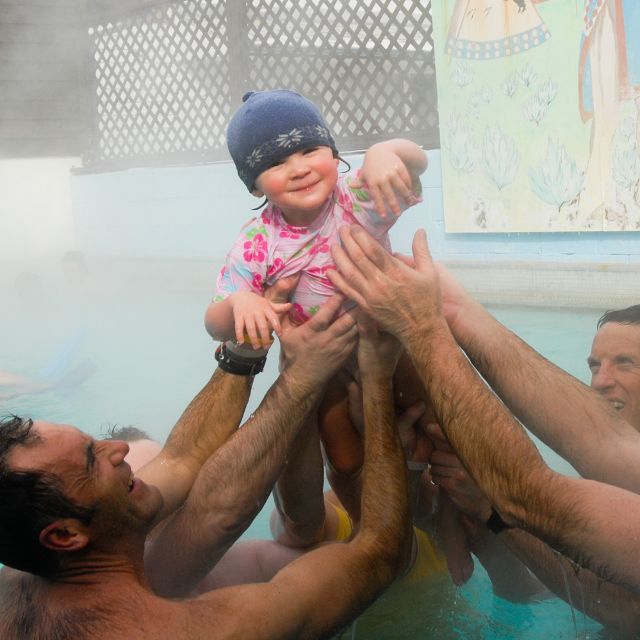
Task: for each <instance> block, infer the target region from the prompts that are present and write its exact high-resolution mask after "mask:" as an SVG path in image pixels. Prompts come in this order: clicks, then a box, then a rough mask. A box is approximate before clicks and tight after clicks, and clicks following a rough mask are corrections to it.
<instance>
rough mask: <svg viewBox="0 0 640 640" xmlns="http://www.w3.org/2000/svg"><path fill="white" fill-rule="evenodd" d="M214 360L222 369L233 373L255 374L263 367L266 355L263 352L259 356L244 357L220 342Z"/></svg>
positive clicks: (238, 374)
mask: <svg viewBox="0 0 640 640" xmlns="http://www.w3.org/2000/svg"><path fill="white" fill-rule="evenodd" d="M216 360H217V361H218V366H219V367H220V368H221V369H222V370H223V371H226V372H228V373H234V374H235V375H237V376H255V375H256V373H260V372H261V371H262V370H263V369H264V364H265V362H266V361H267V356H266V354H265V355H263V356H261V357H259V358H245V357H244V356H242V355H240V354H238V353H234V352H233V351H231V350H230V349H228V348H227V346H226V343H224V342H221V343H220V346H219V347H218V348H217V349H216Z"/></svg>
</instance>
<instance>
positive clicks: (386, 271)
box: [331, 227, 640, 590]
mask: <svg viewBox="0 0 640 640" xmlns="http://www.w3.org/2000/svg"><path fill="white" fill-rule="evenodd" d="M341 239H342V242H343V247H342V248H341V247H335V248H334V258H335V260H336V264H337V266H338V269H339V270H340V273H338V272H331V278H332V281H333V282H334V284H335V285H336V286H338V288H339V289H341V290H342V291H343V292H344V293H345V294H346V295H348V296H349V297H351V298H352V299H354V300H355V301H356V302H357V303H358V304H360V305H361V306H362V307H363V308H365V309H367V310H369V311H370V312H371V314H372V315H373V316H374V317H375V318H376V319H377V320H378V322H379V323H380V324H381V326H383V327H384V328H386V329H387V330H390V331H392V332H394V333H395V334H396V335H398V336H399V337H400V338H401V341H402V342H403V344H404V346H405V347H406V349H407V351H408V352H409V353H410V354H411V357H412V358H413V359H414V363H415V365H416V369H417V370H418V373H419V375H420V377H421V379H422V381H423V384H424V385H425V388H426V390H427V392H428V393H429V395H430V397H431V401H432V404H433V406H434V409H435V413H436V416H437V418H438V422H439V424H440V425H441V427H442V428H443V430H444V431H445V433H446V435H447V438H448V439H449V441H450V442H451V444H452V446H453V447H454V449H455V450H456V452H457V453H458V455H459V456H460V459H461V460H462V461H463V462H464V464H465V466H466V467H467V469H468V470H469V472H470V473H471V475H472V477H473V478H474V480H475V481H476V482H477V483H478V486H479V487H480V489H481V490H482V491H483V493H485V494H486V495H487V497H488V498H489V499H490V501H491V503H492V504H493V505H494V506H495V508H496V509H497V510H498V512H499V513H500V515H502V517H503V518H504V519H505V520H506V522H507V523H509V524H513V525H517V526H520V527H521V528H523V529H526V530H528V531H530V532H531V533H533V534H535V535H536V536H538V537H540V538H542V539H544V540H545V541H546V542H548V543H549V544H550V545H551V546H553V547H554V548H556V549H558V550H559V551H561V552H563V553H565V555H568V556H570V557H571V558H573V559H574V560H575V561H576V562H578V563H579V564H583V565H584V566H586V567H588V568H590V569H592V570H593V571H594V572H596V573H597V574H599V575H600V576H603V577H607V578H609V579H611V580H612V581H613V582H616V583H618V584H621V585H622V586H626V587H629V588H631V589H634V590H640V541H639V539H638V535H637V532H638V531H640V496H638V495H636V494H633V493H630V492H628V491H625V490H622V489H619V488H617V487H613V486H610V485H604V484H601V483H598V482H593V481H590V480H585V479H574V478H566V477H564V476H560V475H559V474H557V473H554V472H553V471H552V470H551V469H549V468H548V467H547V466H546V465H545V464H544V461H543V460H542V458H541V456H540V454H539V453H538V451H537V450H536V448H535V446H534V445H533V443H532V442H531V440H530V439H529V438H528V437H527V435H526V433H525V431H524V429H523V428H522V427H521V426H520V424H519V423H518V422H517V421H516V420H515V419H514V418H513V416H512V415H511V414H510V413H509V412H508V411H507V409H506V408H505V406H504V405H503V404H502V403H501V402H500V400H499V399H498V398H497V397H496V396H495V394H493V393H492V392H491V390H490V389H489V388H488V387H487V385H486V384H485V383H484V382H483V381H482V379H481V378H480V377H479V376H478V374H477V372H476V371H475V370H474V369H473V367H472V366H471V365H470V364H469V362H468V360H467V359H466V358H465V356H464V355H463V353H462V352H461V350H460V348H459V347H458V345H457V344H456V342H455V340H454V338H453V336H452V335H451V332H450V331H449V327H448V326H447V322H446V320H445V319H444V316H443V315H442V302H441V298H440V293H439V283H438V277H437V273H436V271H435V269H434V266H433V263H432V261H431V257H430V255H429V251H428V248H427V242H426V235H425V233H424V231H419V232H418V233H417V234H416V238H415V239H414V260H415V265H416V268H415V269H413V268H411V267H410V266H408V265H407V264H406V263H405V262H404V261H402V260H399V259H397V258H394V257H392V256H390V255H389V254H387V253H386V252H385V251H384V250H383V249H382V248H381V247H380V245H378V243H376V242H375V241H374V240H373V239H372V238H371V237H370V236H368V234H366V232H365V231H364V230H362V229H358V228H357V227H348V228H345V229H343V230H342V231H341ZM491 346H495V345H494V344H493V342H492V344H491V345H489V348H491ZM509 365H510V368H509V371H508V372H506V374H505V375H514V376H515V375H517V372H516V371H514V370H513V369H512V367H513V363H509ZM531 368H534V367H531ZM539 379H540V377H539V376H535V377H534V380H535V381H537V380H539ZM556 380H557V382H558V384H560V385H565V384H566V386H567V387H568V389H567V392H568V393H569V388H570V386H571V384H572V383H571V381H570V379H569V381H568V382H567V379H566V378H564V377H562V376H559V377H558V378H557V379H556ZM527 384H532V383H531V380H527ZM587 395H588V394H587ZM588 397H589V398H591V396H589V395H588ZM596 399H597V398H596ZM597 400H599V399H597ZM538 402H539V403H547V402H548V410H549V413H550V415H553V416H556V415H558V411H559V408H556V409H557V410H556V411H554V410H553V409H554V404H553V400H551V401H549V400H548V399H547V398H543V397H538ZM562 407H563V408H564V403H563V404H562ZM590 407H591V409H592V413H591V414H590V418H591V420H592V421H593V423H598V422H599V421H600V420H602V421H603V422H605V423H606V422H607V421H609V420H612V419H614V418H616V416H612V414H611V411H610V410H609V408H608V407H607V406H606V405H604V404H603V403H601V402H600V401H598V402H595V401H594V402H592V403H590ZM614 423H615V421H614ZM487 434H490V437H487ZM625 436H626V434H625ZM609 438H611V439H616V438H620V435H619V434H618V433H616V431H615V430H613V429H612V432H611V433H610V434H609ZM624 439H625V441H628V442H629V444H634V445H636V444H638V441H640V434H636V436H635V441H633V440H631V439H630V438H629V439H627V438H626V437H625V438H624Z"/></svg>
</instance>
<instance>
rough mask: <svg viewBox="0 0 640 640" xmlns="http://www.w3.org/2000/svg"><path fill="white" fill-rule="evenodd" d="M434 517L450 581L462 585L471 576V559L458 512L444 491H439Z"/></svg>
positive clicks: (465, 534)
mask: <svg viewBox="0 0 640 640" xmlns="http://www.w3.org/2000/svg"><path fill="white" fill-rule="evenodd" d="M435 517H436V533H437V536H438V542H439V543H440V547H441V548H442V551H443V553H444V555H445V556H446V558H447V566H448V567H449V573H450V574H451V579H452V580H453V582H454V584H456V585H462V584H464V583H465V582H466V581H467V580H468V579H469V578H470V577H471V576H472V575H473V557H472V556H471V553H470V551H469V542H468V540H467V533H466V531H465V528H464V525H463V523H462V519H461V517H460V512H459V511H458V509H457V508H456V506H455V505H454V504H453V502H451V498H449V495H448V494H447V492H446V491H440V497H439V502H438V510H437V511H436V514H435Z"/></svg>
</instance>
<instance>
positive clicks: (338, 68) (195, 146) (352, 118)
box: [85, 0, 438, 170]
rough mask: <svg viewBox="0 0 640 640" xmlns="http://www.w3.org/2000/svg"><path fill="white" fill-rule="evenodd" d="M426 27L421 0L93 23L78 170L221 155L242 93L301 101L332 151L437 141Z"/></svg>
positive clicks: (193, 10) (189, 9) (164, 14)
mask: <svg viewBox="0 0 640 640" xmlns="http://www.w3.org/2000/svg"><path fill="white" fill-rule="evenodd" d="M431 33H432V25H431V16H430V0H396V1H394V0H296V1H295V2H294V1H292V0H228V1H223V0H218V1H216V0H186V1H183V2H168V3H160V4H158V5H157V6H155V7H154V8H152V9H150V10H149V9H147V10H146V11H144V12H140V13H138V14H135V15H131V16H128V17H126V18H122V19H119V20H114V21H111V22H106V23H104V24H98V25H95V26H94V27H92V28H91V30H90V35H91V37H92V38H93V44H94V53H95V56H94V57H95V96H94V97H95V101H96V103H95V109H94V111H95V126H94V132H93V133H94V135H93V143H92V146H91V148H90V149H89V150H88V152H87V154H86V155H85V167H86V168H87V169H92V168H93V169H95V170H99V169H100V168H103V167H104V168H109V167H111V166H142V165H150V164H176V163H181V162H206V161H211V160H217V159H223V158H224V159H226V158H227V157H228V156H227V152H226V148H225V145H224V133H225V129H226V125H227V122H228V120H229V118H230V116H231V113H232V112H233V110H234V109H235V108H236V107H237V105H238V104H239V103H240V96H241V95H242V93H243V92H244V91H245V90H247V89H268V88H292V89H296V90H298V91H300V92H301V93H303V94H304V95H306V96H308V97H309V98H311V99H312V100H313V101H314V102H316V104H318V106H319V107H320V108H321V109H322V111H323V113H324V114H325V117H326V118H327V121H328V123H329V125H330V127H331V129H332V131H333V133H334V137H335V138H336V141H337V143H338V146H339V148H340V149H341V150H342V151H349V150H356V149H364V148H366V147H367V146H369V144H371V143H372V142H374V141H376V140H379V139H382V138H385V137H390V136H396V135H403V136H406V137H410V138H412V139H414V140H416V141H417V142H420V143H422V144H426V145H428V146H437V144H438V136H437V109H436V93H435V72H434V62H433V45H432V38H431Z"/></svg>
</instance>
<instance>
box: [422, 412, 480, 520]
mask: <svg viewBox="0 0 640 640" xmlns="http://www.w3.org/2000/svg"><path fill="white" fill-rule="evenodd" d="M427 433H428V435H429V437H430V439H431V441H432V442H433V444H434V447H435V449H434V451H433V453H432V454H431V479H432V480H433V482H434V483H435V484H437V485H438V486H439V487H441V488H442V489H444V490H445V491H446V492H447V493H448V494H449V497H450V498H451V501H452V502H453V503H454V504H455V505H456V507H458V509H459V510H460V511H462V513H464V514H465V515H467V516H469V517H470V518H473V519H475V520H478V521H480V522H486V521H487V520H488V519H489V516H490V515H491V503H490V502H489V500H488V499H487V498H486V496H485V495H484V494H483V493H482V491H480V489H479V487H478V485H477V484H476V483H475V481H474V480H473V478H472V477H471V476H470V475H469V472H468V471H467V470H466V469H465V468H464V466H463V465H462V462H460V458H458V456H457V455H456V453H455V451H454V450H453V449H452V448H451V445H450V444H449V441H448V440H447V437H446V436H445V434H444V432H443V431H442V429H441V428H440V426H439V425H437V424H430V425H428V426H427Z"/></svg>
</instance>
